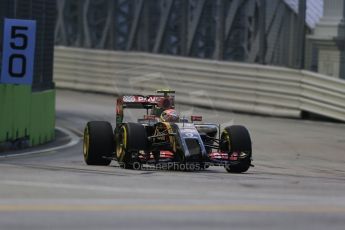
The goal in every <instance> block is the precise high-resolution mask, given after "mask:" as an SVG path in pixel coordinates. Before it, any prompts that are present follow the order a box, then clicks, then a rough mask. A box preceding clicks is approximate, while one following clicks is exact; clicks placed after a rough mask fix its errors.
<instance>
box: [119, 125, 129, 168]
mask: <svg viewBox="0 0 345 230" xmlns="http://www.w3.org/2000/svg"><path fill="white" fill-rule="evenodd" d="M117 141H118V143H117V145H116V157H117V159H118V161H120V162H122V161H123V158H124V156H125V152H126V151H125V149H126V148H127V129H126V126H121V128H120V131H119V138H118V140H117Z"/></svg>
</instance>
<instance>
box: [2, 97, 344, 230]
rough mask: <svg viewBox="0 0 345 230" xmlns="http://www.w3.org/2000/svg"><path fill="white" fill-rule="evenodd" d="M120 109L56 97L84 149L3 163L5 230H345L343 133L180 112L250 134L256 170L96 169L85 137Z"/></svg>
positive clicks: (100, 100)
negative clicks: (86, 158) (86, 154)
mask: <svg viewBox="0 0 345 230" xmlns="http://www.w3.org/2000/svg"><path fill="white" fill-rule="evenodd" d="M177 99H179V98H177ZM114 104H115V98H114V97H111V96H104V95H96V94H87V93H78V92H70V91H58V92H57V125H58V126H59V127H62V128H64V129H67V130H69V131H70V132H72V133H74V134H75V135H74V140H77V141H78V140H79V142H78V143H77V144H75V145H73V146H71V147H68V148H64V149H58V150H51V151H48V152H42V151H41V152H39V153H35V154H30V155H26V156H17V157H11V158H2V159H0V229H33V230H41V229H42V230H43V229H44V230H45V229H82V230H89V229H90V230H91V229H92V230H94V229H112V230H113V229H265V230H267V229H287V230H291V229H312V230H315V229H339V230H343V229H345V183H344V182H345V179H344V176H345V135H344V130H345V125H344V124H336V123H326V122H317V121H303V120H294V119H280V118H271V117H261V116H251V115H243V114H234V113H228V112H221V111H213V110H205V109H196V108H187V107H182V106H179V109H180V110H181V111H183V113H184V114H186V115H188V114H191V113H193V114H202V115H203V116H204V120H205V121H218V122H219V123H221V124H223V125H229V124H243V125H245V126H247V127H248V128H249V130H250V132H251V135H252V140H253V150H254V155H253V156H254V164H255V167H254V168H251V169H250V170H249V171H248V172H247V173H244V174H229V173H226V171H225V170H224V169H223V168H221V167H211V168H209V169H208V170H205V171H199V172H176V171H175V172H172V171H162V170H142V171H135V170H125V169H121V168H119V167H118V166H117V164H116V163H115V162H114V163H112V165H111V166H108V167H103V166H87V165H85V163H84V162H83V158H82V141H81V136H82V134H81V132H82V130H83V127H84V125H85V123H86V121H88V120H108V121H111V122H113V121H114ZM137 114H138V113H137V112H135V113H133V114H128V115H129V118H130V119H134V118H135V117H136V116H137Z"/></svg>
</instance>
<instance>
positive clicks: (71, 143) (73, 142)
mask: <svg viewBox="0 0 345 230" xmlns="http://www.w3.org/2000/svg"><path fill="white" fill-rule="evenodd" d="M55 129H56V130H59V131H60V132H63V133H65V134H67V135H68V136H69V137H70V138H71V140H70V141H69V142H68V143H67V144H64V145H60V146H55V147H52V148H47V149H40V150H34V151H29V152H24V153H17V154H6V155H0V159H4V158H11V157H19V156H27V155H32V154H38V153H46V152H52V151H57V150H61V149H65V148H69V147H72V146H74V145H76V144H78V143H79V141H80V137H78V136H77V135H76V134H74V133H73V132H71V131H69V130H67V129H65V128H62V127H55Z"/></svg>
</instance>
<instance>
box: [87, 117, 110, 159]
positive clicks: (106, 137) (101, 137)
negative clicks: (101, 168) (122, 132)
mask: <svg viewBox="0 0 345 230" xmlns="http://www.w3.org/2000/svg"><path fill="white" fill-rule="evenodd" d="M113 153H114V138H113V130H112V127H111V124H110V123H109V122H106V121H90V122H88V123H87V124H86V127H85V129H84V144H83V154H84V161H85V163H86V164H87V165H109V164H110V162H111V159H109V158H110V157H111V156H112V155H113ZM106 157H108V158H106Z"/></svg>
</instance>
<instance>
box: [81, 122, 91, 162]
mask: <svg viewBox="0 0 345 230" xmlns="http://www.w3.org/2000/svg"><path fill="white" fill-rule="evenodd" d="M89 150H90V133H89V127H88V126H86V127H85V129H84V141H83V154H84V159H85V160H86V159H87V158H88V156H89Z"/></svg>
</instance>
